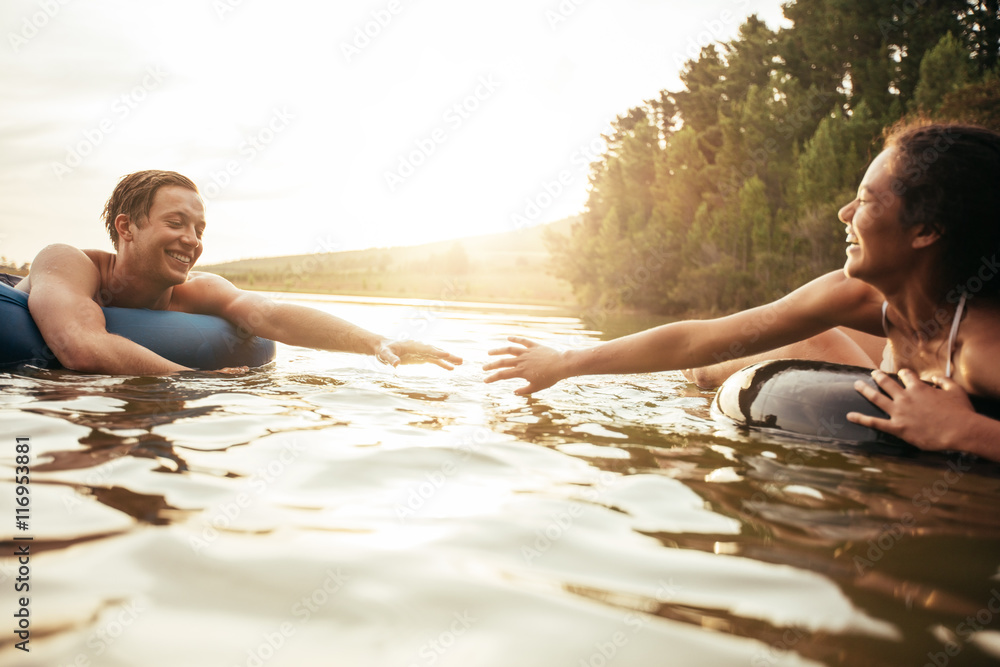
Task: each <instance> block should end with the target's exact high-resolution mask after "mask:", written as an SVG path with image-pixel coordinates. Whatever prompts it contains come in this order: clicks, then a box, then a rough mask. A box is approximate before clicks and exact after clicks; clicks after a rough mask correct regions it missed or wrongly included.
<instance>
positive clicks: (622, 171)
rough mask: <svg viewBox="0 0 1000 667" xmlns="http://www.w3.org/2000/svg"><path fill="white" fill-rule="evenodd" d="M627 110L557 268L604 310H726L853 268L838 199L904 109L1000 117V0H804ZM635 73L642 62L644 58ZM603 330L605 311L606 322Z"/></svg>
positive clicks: (559, 244)
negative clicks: (676, 85)
mask: <svg viewBox="0 0 1000 667" xmlns="http://www.w3.org/2000/svg"><path fill="white" fill-rule="evenodd" d="M784 11H785V17H786V18H787V19H788V20H789V21H790V22H791V23H792V25H791V27H787V28H782V29H779V30H776V31H775V30H771V29H770V28H768V26H767V25H766V24H764V23H763V22H761V21H759V20H758V19H757V18H756V17H754V16H751V17H750V18H749V19H748V20H747V21H746V22H745V23H744V24H743V25H742V26H741V27H740V30H739V34H738V36H737V38H735V39H734V40H732V41H729V42H724V43H716V44H713V45H710V46H707V47H705V48H703V49H702V50H701V52H700V54H699V55H698V57H697V58H695V59H692V60H688V61H687V62H686V63H685V66H684V68H683V70H682V73H681V80H682V82H683V87H682V89H681V90H676V91H668V90H664V91H662V92H661V93H660V96H659V97H658V98H657V99H652V100H646V101H644V102H642V103H641V104H639V105H637V106H636V107H634V108H632V109H629V110H628V111H627V112H625V113H622V114H621V115H619V116H618V118H617V119H616V121H615V122H614V123H613V124H612V127H611V129H610V131H609V132H608V134H606V135H605V136H604V139H605V141H606V143H607V150H606V151H605V153H604V154H603V156H602V158H601V159H600V160H598V161H596V162H595V163H594V164H592V165H591V173H590V192H589V197H588V201H587V206H586V210H585V211H584V213H583V215H582V218H581V220H580V222H579V223H577V224H576V225H574V227H573V228H572V230H571V232H570V234H569V235H568V237H566V236H562V237H552V238H550V239H549V249H550V251H551V253H552V255H553V257H554V266H555V271H556V274H557V275H558V276H559V277H561V278H563V279H565V280H568V281H569V282H570V284H571V285H572V286H573V290H574V293H575V294H576V298H577V299H578V301H579V303H580V304H581V305H582V306H583V307H584V308H585V309H587V310H588V311H589V312H590V313H592V314H593V313H601V312H604V313H606V312H610V311H613V310H619V309H626V310H644V311H650V312H655V313H660V314H665V315H672V316H680V315H684V314H694V313H697V314H700V315H709V314H719V313H724V312H731V311H733V310H737V309H743V308H747V307H750V306H754V305H757V304H760V303H764V302H766V301H769V300H772V299H774V298H777V297H779V296H781V295H782V294H785V293H787V292H788V291H790V290H791V289H794V288H795V287H797V286H798V285H801V284H803V283H804V282H806V281H808V280H810V279H812V278H814V277H816V276H818V275H820V274H822V273H824V272H826V271H830V270H832V269H835V268H837V267H839V266H842V265H843V262H844V247H845V244H844V225H843V224H842V223H839V222H838V221H837V211H838V209H839V208H840V207H841V206H843V205H844V204H846V203H847V202H849V201H850V200H851V199H853V197H854V193H855V191H856V189H857V186H858V183H859V182H860V180H861V177H862V176H863V174H864V170H865V168H866V167H867V164H868V162H869V161H870V159H871V158H872V157H874V155H875V154H876V153H877V152H878V150H879V149H880V141H881V135H882V131H883V128H885V127H886V126H889V125H892V124H893V123H895V122H897V121H899V120H900V119H902V118H904V117H911V116H922V117H926V118H932V119H935V120H959V121H964V122H974V123H978V124H982V125H986V126H989V127H993V128H995V129H1000V67H998V49H1000V0H989V1H986V2H978V1H972V0H905V1H903V0H799V1H798V2H794V1H793V2H790V3H788V4H786V5H785V6H784ZM636 66H637V67H641V66H643V65H642V64H641V63H637V64H636ZM598 324H599V323H598Z"/></svg>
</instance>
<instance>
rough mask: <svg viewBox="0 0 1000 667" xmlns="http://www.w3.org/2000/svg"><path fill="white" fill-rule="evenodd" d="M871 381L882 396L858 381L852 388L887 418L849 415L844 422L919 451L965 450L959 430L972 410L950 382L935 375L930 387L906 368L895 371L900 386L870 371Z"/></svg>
mask: <svg viewBox="0 0 1000 667" xmlns="http://www.w3.org/2000/svg"><path fill="white" fill-rule="evenodd" d="M872 378H873V379H874V380H875V383H876V384H878V386H879V387H881V388H882V390H883V391H885V394H883V393H881V392H880V391H878V390H877V389H875V388H874V387H871V386H869V385H867V384H865V383H864V382H861V381H860V380H859V381H858V382H857V383H855V385H854V388H855V389H857V390H858V392H859V393H860V394H861V395H862V396H864V397H865V398H867V399H868V400H869V401H871V402H872V403H873V404H874V405H875V406H876V407H878V408H881V409H882V411H883V412H885V413H887V414H888V415H889V418H888V419H881V418H878V417H871V416H869V415H863V414H860V413H858V412H849V413H847V420H848V421H851V422H854V423H855V424H861V425H862V426H868V427H870V428H875V429H878V430H880V431H885V432H886V433H889V434H891V435H894V436H896V437H897V438H900V439H902V440H905V441H906V442H908V443H910V444H912V445H916V446H917V447H920V448H921V449H926V450H930V451H938V450H943V449H965V447H961V445H962V440H963V439H962V436H961V433H962V428H963V426H964V425H965V424H967V423H968V422H969V418H970V417H971V416H975V415H976V411H975V409H974V408H973V407H972V402H971V401H970V400H969V395H968V394H967V393H965V390H964V389H962V387H960V386H959V385H958V384H957V383H956V382H955V381H954V380H951V379H950V378H942V377H936V376H935V377H932V378H931V382H932V383H933V385H934V386H931V385H929V384H927V383H925V382H924V381H923V380H921V379H920V377H919V376H917V374H916V373H914V372H913V371H911V370H909V369H907V368H904V369H903V370H901V371H899V379H900V380H902V381H903V383H902V384H900V383H898V382H896V381H895V380H894V379H893V378H892V377H891V376H889V375H888V374H886V373H883V372H882V371H879V370H876V371H873V372H872ZM886 394H888V396H886Z"/></svg>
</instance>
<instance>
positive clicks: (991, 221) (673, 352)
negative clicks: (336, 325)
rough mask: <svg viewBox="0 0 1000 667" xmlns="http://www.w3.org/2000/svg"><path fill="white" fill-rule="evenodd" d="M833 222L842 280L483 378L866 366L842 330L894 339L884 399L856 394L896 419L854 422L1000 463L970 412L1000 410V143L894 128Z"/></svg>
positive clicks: (543, 352) (990, 428) (837, 275)
mask: <svg viewBox="0 0 1000 667" xmlns="http://www.w3.org/2000/svg"><path fill="white" fill-rule="evenodd" d="M838 217H839V218H840V221H841V222H843V223H844V225H846V232H847V239H846V241H847V261H846V263H845V264H844V269H843V271H835V272H832V273H829V274H826V275H824V276H821V277H819V278H817V279H816V280H814V281H812V282H810V283H808V284H807V285H804V286H803V287H800V288H799V289H797V290H795V291H794V292H792V293H791V294H788V295H787V296H785V297H783V298H782V299H779V300H778V301H775V302H774V303H771V304H768V305H764V306H760V307H758V308H752V309H750V310H746V311H743V312H740V313H736V314H733V315H729V316H727V317H722V318H718V319H714V320H689V321H684V322H675V323H672V324H667V325H664V326H661V327H657V328H654V329H649V330H647V331H643V332H640V333H637V334H633V335H630V336H625V337H623V338H619V339H616V340H613V341H609V342H606V343H601V344H599V345H596V346H594V347H591V348H587V349H580V350H569V351H565V352H559V351H556V350H553V349H551V348H548V347H545V346H542V345H539V344H537V343H535V342H533V341H531V340H528V339H524V338H518V337H511V338H510V339H509V340H510V341H511V342H512V343H515V344H516V345H511V346H508V347H503V348H498V349H495V350H491V351H490V354H493V355H505V356H503V358H501V359H499V360H497V361H493V362H491V363H489V364H486V365H485V366H484V367H483V369H484V370H494V369H497V372H495V373H493V374H492V375H490V376H489V377H487V378H486V381H487V382H495V381H497V380H506V379H511V378H523V379H525V380H527V381H528V384H527V385H526V386H523V387H521V388H520V389H518V390H517V391H516V392H515V393H517V394H521V395H524V394H530V393H533V392H536V391H539V390H541V389H545V388H546V387H549V386H551V385H553V384H555V383H556V382H558V381H559V380H562V379H564V378H568V377H572V376H575V375H590V374H601V373H645V372H652V371H665V370H678V369H685V368H692V367H706V366H711V365H712V364H715V363H716V362H717V361H719V360H720V359H722V358H726V355H729V356H732V352H733V351H737V352H738V353H739V355H740V356H749V355H760V354H761V353H765V352H767V351H769V350H772V351H773V350H778V348H783V346H792V347H784V348H783V349H781V350H779V352H782V353H785V354H783V355H781V356H798V355H795V354H787V353H788V352H789V351H798V352H800V353H801V351H802V350H803V349H808V348H809V347H810V346H812V348H813V349H814V350H816V349H823V350H826V351H825V352H819V353H817V355H816V356H821V358H824V359H827V360H829V359H831V358H836V359H837V360H843V359H845V358H847V357H850V358H852V359H854V361H853V363H863V360H864V359H867V358H868V357H867V355H864V354H863V353H862V347H860V346H858V341H863V340H864V337H861V338H858V339H853V338H852V337H849V336H846V335H843V334H842V333H841V332H840V331H839V330H838V329H837V327H845V328H846V329H849V330H853V331H855V332H862V333H863V334H869V335H875V336H884V337H886V338H887V339H888V341H887V343H886V345H885V350H884V354H883V359H882V363H881V369H880V370H874V371H873V372H872V375H873V377H874V379H875V381H876V382H877V384H878V386H880V387H881V388H882V389H883V390H884V391H885V395H883V394H881V393H879V392H877V391H876V390H874V389H872V388H869V387H867V386H865V385H864V383H860V382H859V383H858V384H857V389H858V391H859V392H861V393H862V394H863V395H864V396H865V398H867V399H868V400H870V401H871V402H872V403H874V404H875V405H876V406H878V407H879V408H881V409H882V410H884V411H885V412H886V413H887V414H888V415H889V417H888V418H887V419H878V418H875V417H870V416H866V415H861V414H857V413H849V414H848V415H847V419H848V420H850V421H852V422H856V423H859V424H862V425H865V426H870V427H874V428H878V429H880V430H882V431H885V432H887V433H891V434H893V435H895V436H897V437H900V438H902V439H903V440H906V441H907V442H910V443H912V444H914V445H917V446H918V447H921V448H923V449H927V450H946V449H947V450H962V451H967V452H970V453H974V454H978V455H981V456H985V457H988V458H991V459H994V460H1000V422H998V421H996V420H994V419H991V418H989V417H986V416H984V415H981V414H978V413H977V412H976V411H975V410H974V408H973V404H972V400H970V395H971V396H973V397H979V399H988V400H993V401H997V400H1000V364H997V363H996V360H997V359H998V358H1000V333H998V332H1000V275H998V272H1000V263H998V261H997V255H998V254H1000V252H998V251H1000V134H997V133H995V132H992V131H989V130H985V129H982V128H978V127H973V126H966V125H954V124H947V125H943V124H910V125H900V126H897V127H896V128H894V129H893V130H891V131H890V132H889V133H888V136H887V138H886V142H885V149H884V150H883V151H882V152H881V153H880V154H879V155H878V156H877V157H876V158H875V160H874V161H873V162H872V163H871V165H870V166H869V168H868V171H867V172H866V174H865V176H864V179H863V180H862V182H861V185H860V187H859V188H858V195H857V197H856V198H855V199H854V201H852V202H850V203H849V204H847V205H846V206H844V207H843V208H842V209H841V210H840V213H839V215H838ZM803 345H804V346H805V347H803ZM852 345H853V346H854V347H851V346H852ZM817 346H818V348H817ZM772 354H773V353H772ZM831 355H832V356H831ZM859 355H860V356H859ZM867 365H869V366H873V365H874V364H871V363H869V364H867ZM887 372H898V375H899V378H900V380H901V382H902V383H901V384H900V383H899V382H897V381H896V380H894V379H893V378H891V377H890V376H889V375H887V374H886V373H887ZM921 380H923V381H924V382H921Z"/></svg>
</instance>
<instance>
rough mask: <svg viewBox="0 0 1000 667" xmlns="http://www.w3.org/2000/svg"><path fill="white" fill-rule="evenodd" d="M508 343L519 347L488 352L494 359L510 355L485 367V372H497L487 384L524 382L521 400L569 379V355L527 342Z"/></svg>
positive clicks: (513, 339) (512, 338) (516, 339)
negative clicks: (504, 381)
mask: <svg viewBox="0 0 1000 667" xmlns="http://www.w3.org/2000/svg"><path fill="white" fill-rule="evenodd" d="M507 340H509V341H510V342H512V343H517V345H509V346H507V347H498V348H495V349H492V350H490V351H489V353H490V354H491V355H500V354H506V355H510V356H507V357H504V358H503V359H497V360H496V361H491V362H490V363H488V364H485V365H484V366H483V370H484V371H491V370H494V369H496V368H501V369H504V370H500V371H497V372H496V373H494V374H493V375H490V376H489V377H487V378H486V382H496V381H497V380H510V379H512V378H523V379H525V380H527V381H528V384H527V385H525V386H523V387H521V388H519V389H515V390H514V393H515V394H517V395H518V396H526V395H527V394H533V393H534V392H536V391H541V390H542V389H546V388H548V387H551V386H552V385H554V384H555V383H556V382H559V380H562V379H564V378H566V377H569V374H568V373H566V354H565V353H564V352H559V351H558V350H554V349H552V348H551V347H546V346H544V345H540V344H538V343H536V342H535V341H533V340H530V339H528V338H521V337H520V336H510V337H509V338H508V339H507Z"/></svg>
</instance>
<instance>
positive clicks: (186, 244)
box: [130, 185, 205, 284]
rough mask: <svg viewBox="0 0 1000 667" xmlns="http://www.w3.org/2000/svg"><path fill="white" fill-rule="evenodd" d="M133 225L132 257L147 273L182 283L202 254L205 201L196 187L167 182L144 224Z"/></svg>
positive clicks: (155, 199)
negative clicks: (194, 189)
mask: <svg viewBox="0 0 1000 667" xmlns="http://www.w3.org/2000/svg"><path fill="white" fill-rule="evenodd" d="M130 228H131V230H132V239H131V244H130V246H131V247H130V250H131V253H130V255H131V257H130V259H131V260H132V261H133V262H136V264H137V265H138V266H140V267H141V269H142V271H143V272H144V273H146V275H151V276H152V275H163V277H164V279H165V280H166V281H168V282H170V283H171V284H179V283H182V282H184V281H185V280H187V276H188V272H189V271H190V270H191V267H193V266H194V264H195V262H197V261H198V258H199V257H201V252H202V245H201V236H202V234H203V233H204V231H205V205H204V203H203V202H202V199H201V197H200V196H199V195H198V194H197V193H196V192H194V191H193V190H189V189H187V188H184V187H180V186H177V185H167V186H164V187H162V188H160V189H159V190H157V191H156V194H155V195H154V196H153V205H152V206H151V207H150V209H149V216H148V218H147V219H146V220H145V221H143V223H142V225H141V226H137V225H130Z"/></svg>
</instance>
